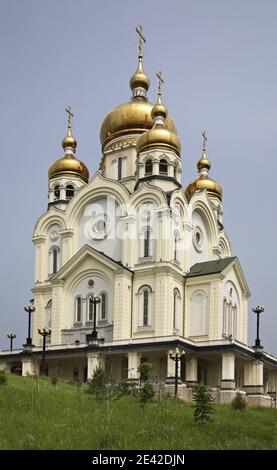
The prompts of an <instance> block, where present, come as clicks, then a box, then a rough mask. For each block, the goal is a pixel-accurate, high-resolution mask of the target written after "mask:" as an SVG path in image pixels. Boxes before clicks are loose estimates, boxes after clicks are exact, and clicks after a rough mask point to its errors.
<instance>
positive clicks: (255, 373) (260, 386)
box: [243, 360, 273, 407]
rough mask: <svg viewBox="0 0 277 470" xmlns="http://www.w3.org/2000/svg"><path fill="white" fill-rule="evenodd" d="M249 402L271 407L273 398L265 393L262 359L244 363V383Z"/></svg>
mask: <svg viewBox="0 0 277 470" xmlns="http://www.w3.org/2000/svg"><path fill="white" fill-rule="evenodd" d="M243 388H244V390H245V392H246V394H247V399H248V402H249V404H251V405H254V406H265V407H271V406H272V402H273V399H272V398H271V396H269V395H266V394H265V393H264V364H263V362H262V361H260V360H256V361H255V360H254V361H249V362H246V363H245V365H244V385H243Z"/></svg>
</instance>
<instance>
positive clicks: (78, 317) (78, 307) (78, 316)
mask: <svg viewBox="0 0 277 470" xmlns="http://www.w3.org/2000/svg"><path fill="white" fill-rule="evenodd" d="M82 303H83V300H82V297H81V296H80V295H78V296H77V297H76V298H75V322H76V323H81V322H82Z"/></svg>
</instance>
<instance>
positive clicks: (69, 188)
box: [65, 184, 74, 199]
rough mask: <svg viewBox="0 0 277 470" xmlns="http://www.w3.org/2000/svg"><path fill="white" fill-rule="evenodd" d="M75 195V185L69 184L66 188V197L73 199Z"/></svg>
mask: <svg viewBox="0 0 277 470" xmlns="http://www.w3.org/2000/svg"><path fill="white" fill-rule="evenodd" d="M73 196H74V186H72V184H68V185H67V186H66V188H65V197H66V199H72V198H73Z"/></svg>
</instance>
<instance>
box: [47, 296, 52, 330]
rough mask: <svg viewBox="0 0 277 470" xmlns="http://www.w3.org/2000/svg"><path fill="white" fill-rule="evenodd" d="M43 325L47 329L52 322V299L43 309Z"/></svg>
mask: <svg viewBox="0 0 277 470" xmlns="http://www.w3.org/2000/svg"><path fill="white" fill-rule="evenodd" d="M45 317H46V318H45V320H46V322H45V324H46V326H47V328H51V322H52V299H50V300H49V301H48V302H47V305H46V307H45Z"/></svg>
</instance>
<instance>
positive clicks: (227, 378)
mask: <svg viewBox="0 0 277 470" xmlns="http://www.w3.org/2000/svg"><path fill="white" fill-rule="evenodd" d="M220 388H221V389H222V390H234V389H235V388H236V383H235V355H234V354H233V353H224V354H222V372H221V384H220Z"/></svg>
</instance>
